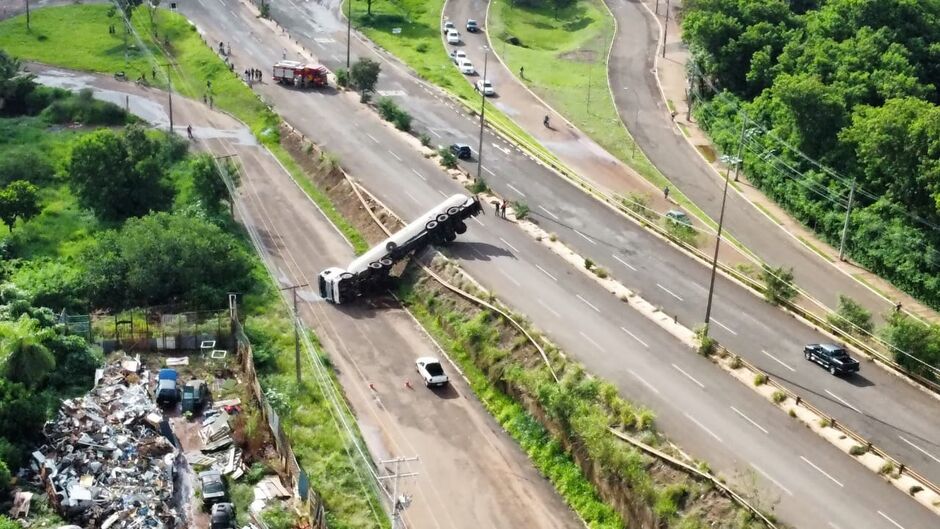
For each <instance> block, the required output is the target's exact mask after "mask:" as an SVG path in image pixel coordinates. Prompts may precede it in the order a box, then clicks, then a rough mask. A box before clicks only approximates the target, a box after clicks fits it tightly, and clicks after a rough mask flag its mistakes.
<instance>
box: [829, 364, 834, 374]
mask: <svg viewBox="0 0 940 529" xmlns="http://www.w3.org/2000/svg"><path fill="white" fill-rule="evenodd" d="M829 374H830V375H835V374H836V366H829Z"/></svg>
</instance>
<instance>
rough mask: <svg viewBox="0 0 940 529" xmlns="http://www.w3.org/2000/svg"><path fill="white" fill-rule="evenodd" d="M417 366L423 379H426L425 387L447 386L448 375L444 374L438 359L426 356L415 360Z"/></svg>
mask: <svg viewBox="0 0 940 529" xmlns="http://www.w3.org/2000/svg"><path fill="white" fill-rule="evenodd" d="M415 365H416V366H417V369H418V373H419V374H420V375H421V378H423V379H424V385H425V386H427V387H431V386H444V385H446V384H447V382H448V379H447V374H446V373H444V368H443V367H441V363H440V361H438V359H437V358H431V357H430V356H424V357H421V358H419V359H417V360H415Z"/></svg>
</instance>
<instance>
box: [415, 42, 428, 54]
mask: <svg viewBox="0 0 940 529" xmlns="http://www.w3.org/2000/svg"><path fill="white" fill-rule="evenodd" d="M415 51H417V52H418V53H424V52H426V51H428V43H427V42H419V43H418V45H417V46H415Z"/></svg>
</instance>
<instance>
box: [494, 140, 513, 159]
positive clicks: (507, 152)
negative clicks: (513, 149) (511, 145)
mask: <svg viewBox="0 0 940 529" xmlns="http://www.w3.org/2000/svg"><path fill="white" fill-rule="evenodd" d="M493 148H494V149H496V150H498V151H500V152H502V153H503V154H505V155H506V156H509V149H507V148H505V147H500V146H499V145H498V144H496V143H494V144H493Z"/></svg>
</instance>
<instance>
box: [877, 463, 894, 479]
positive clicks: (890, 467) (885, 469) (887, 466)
mask: <svg viewBox="0 0 940 529" xmlns="http://www.w3.org/2000/svg"><path fill="white" fill-rule="evenodd" d="M878 473H879V474H883V475H885V476H889V475H891V474H893V473H894V463H892V462H891V461H885V463H884V464H883V465H881V468H880V469H879V470H878Z"/></svg>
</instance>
